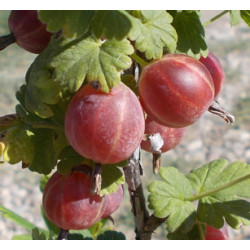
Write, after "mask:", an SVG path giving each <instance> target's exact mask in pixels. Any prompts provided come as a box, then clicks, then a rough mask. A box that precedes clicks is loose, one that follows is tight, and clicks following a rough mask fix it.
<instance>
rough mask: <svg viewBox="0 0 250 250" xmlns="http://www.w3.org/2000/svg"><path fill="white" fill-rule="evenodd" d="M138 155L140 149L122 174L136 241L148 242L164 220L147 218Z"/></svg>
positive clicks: (153, 217)
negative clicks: (126, 188) (128, 197)
mask: <svg viewBox="0 0 250 250" xmlns="http://www.w3.org/2000/svg"><path fill="white" fill-rule="evenodd" d="M140 154H141V152H140V148H138V149H137V150H136V151H135V153H134V154H133V156H132V157H131V159H130V162H129V165H128V166H126V167H125V168H124V174H125V179H126V182H127V184H128V191H129V195H130V202H131V205H132V213H133V215H134V222H135V233H136V240H150V239H151V237H152V233H153V232H154V231H155V229H156V228H157V227H159V226H160V225H161V224H162V223H163V222H164V221H165V220H166V218H163V219H160V218H157V217H155V216H154V215H151V216H149V213H148V210H147V207H146V201H145V196H144V193H143V187H142V182H141V175H142V165H141V163H140V160H141V158H140Z"/></svg>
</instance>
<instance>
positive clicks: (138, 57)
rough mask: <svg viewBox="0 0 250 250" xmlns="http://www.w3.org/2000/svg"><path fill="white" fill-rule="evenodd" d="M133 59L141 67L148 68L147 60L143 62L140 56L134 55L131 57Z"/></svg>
mask: <svg viewBox="0 0 250 250" xmlns="http://www.w3.org/2000/svg"><path fill="white" fill-rule="evenodd" d="M131 58H132V59H134V60H135V61H136V62H137V63H138V64H140V66H141V67H142V68H144V67H145V66H147V65H148V64H149V63H148V62H146V61H145V60H143V59H142V58H141V57H140V56H138V55H137V54H135V53H133V54H132V55H131Z"/></svg>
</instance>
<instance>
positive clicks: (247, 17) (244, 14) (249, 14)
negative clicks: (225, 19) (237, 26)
mask: <svg viewBox="0 0 250 250" xmlns="http://www.w3.org/2000/svg"><path fill="white" fill-rule="evenodd" d="M240 15H241V18H242V19H243V20H244V21H245V23H246V24H247V25H248V26H249V27H250V10H241V11H240Z"/></svg>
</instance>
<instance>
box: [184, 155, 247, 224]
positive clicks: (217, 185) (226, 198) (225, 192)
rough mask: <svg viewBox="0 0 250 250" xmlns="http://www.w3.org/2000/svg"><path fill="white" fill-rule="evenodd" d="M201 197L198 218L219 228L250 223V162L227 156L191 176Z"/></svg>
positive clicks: (198, 196) (194, 171)
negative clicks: (227, 158) (228, 159)
mask: <svg viewBox="0 0 250 250" xmlns="http://www.w3.org/2000/svg"><path fill="white" fill-rule="evenodd" d="M187 178H188V179H189V180H190V183H191V184H192V186H193V188H194V189H195V191H196V194H195V195H194V196H193V198H192V199H191V200H197V199H199V205H198V211H197V217H198V219H199V220H200V221H202V222H204V223H207V224H209V225H211V226H214V227H216V228H220V227H222V226H223V224H224V218H225V220H226V222H227V223H228V225H230V226H231V227H233V228H235V229H238V228H239V227H240V225H241V224H244V225H250V202H249V201H247V200H245V199H249V198H250V165H247V164H246V163H243V162H238V161H237V162H234V163H232V164H230V165H228V162H227V161H226V160H225V159H219V160H216V161H212V162H210V163H208V164H206V165H204V166H202V167H201V168H199V169H195V170H193V171H191V172H190V174H188V175H187Z"/></svg>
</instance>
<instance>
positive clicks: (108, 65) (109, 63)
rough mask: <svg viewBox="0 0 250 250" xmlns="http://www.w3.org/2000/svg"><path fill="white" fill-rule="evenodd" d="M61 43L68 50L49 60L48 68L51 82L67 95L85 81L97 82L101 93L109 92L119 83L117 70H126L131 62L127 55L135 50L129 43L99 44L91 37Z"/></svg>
mask: <svg viewBox="0 0 250 250" xmlns="http://www.w3.org/2000/svg"><path fill="white" fill-rule="evenodd" d="M62 44H63V45H64V46H65V47H67V49H65V50H62V51H60V52H59V53H57V54H56V55H54V56H53V57H51V58H50V59H49V60H48V63H47V67H48V69H49V70H50V72H51V71H52V72H53V74H52V79H53V81H55V82H58V83H59V84H60V85H61V87H66V88H67V89H68V90H69V91H70V92H75V91H77V90H78V89H79V88H80V87H81V85H82V84H83V82H84V80H85V78H86V80H87V82H88V83H91V82H92V81H93V82H96V81H97V82H99V84H100V85H101V90H102V91H104V92H109V89H111V88H112V87H114V86H116V85H118V84H119V82H120V71H121V70H125V69H128V68H129V67H130V66H131V63H132V61H131V59H130V57H128V55H130V54H132V53H133V51H134V50H133V47H132V45H131V44H130V42H129V41H128V40H122V41H116V40H107V41H104V42H100V41H99V40H97V39H95V38H93V37H84V38H82V39H78V40H74V41H71V40H65V41H62ZM63 45H61V46H63ZM59 46H60V45H59Z"/></svg>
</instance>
